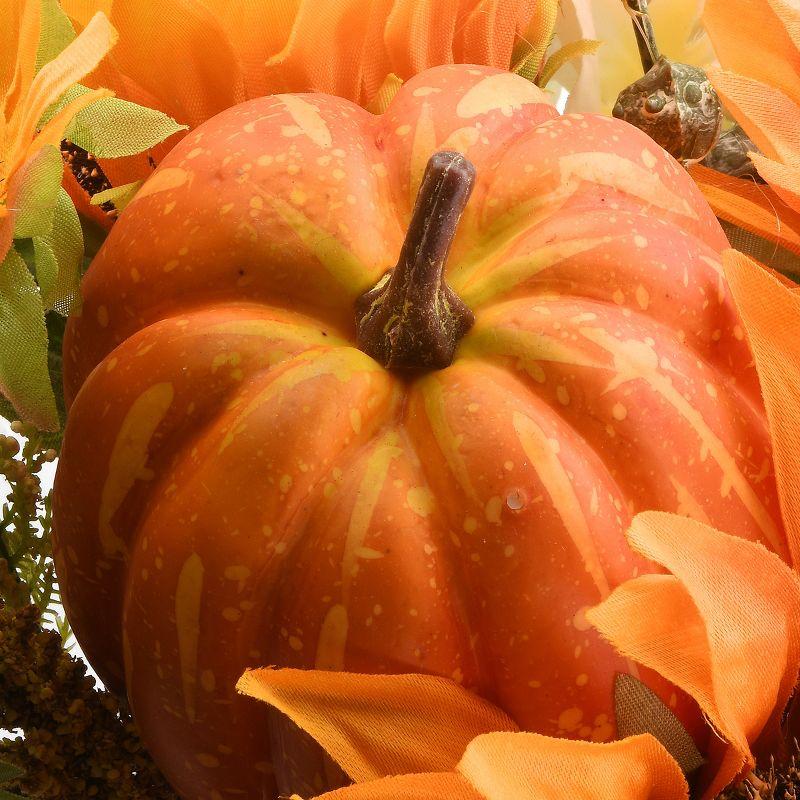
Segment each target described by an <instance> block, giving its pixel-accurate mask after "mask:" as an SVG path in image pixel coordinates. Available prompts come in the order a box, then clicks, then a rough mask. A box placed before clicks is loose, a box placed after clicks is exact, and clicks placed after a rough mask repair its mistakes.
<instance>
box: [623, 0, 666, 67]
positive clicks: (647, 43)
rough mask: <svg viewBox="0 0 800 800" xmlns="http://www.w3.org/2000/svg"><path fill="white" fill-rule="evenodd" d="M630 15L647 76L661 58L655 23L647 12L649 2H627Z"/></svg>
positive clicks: (628, 0)
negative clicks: (654, 27)
mask: <svg viewBox="0 0 800 800" xmlns="http://www.w3.org/2000/svg"><path fill="white" fill-rule="evenodd" d="M626 3H627V6H628V13H629V14H630V15H631V19H632V20H633V32H634V34H635V35H636V44H637V45H638V46H639V58H641V60H642V69H643V70H644V72H645V74H647V73H648V72H650V70H651V69H652V68H653V65H654V64H655V63H656V61H658V59H659V58H660V57H661V53H660V52H659V50H658V45H657V44H656V34H655V31H654V30H653V23H652V21H651V20H650V14H649V12H648V10H647V0H626Z"/></svg>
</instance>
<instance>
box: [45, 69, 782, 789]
mask: <svg viewBox="0 0 800 800" xmlns="http://www.w3.org/2000/svg"><path fill="white" fill-rule="evenodd" d="M437 150H456V151H459V152H461V153H463V154H465V155H466V156H467V157H468V158H469V160H470V161H471V162H472V163H473V164H474V165H475V168H476V173H477V177H476V181H475V187H474V190H473V192H472V196H471V198H470V200H469V203H468V204H467V206H466V210H465V211H464V214H463V217H462V218H461V222H460V225H459V227H458V232H457V234H456V237H455V240H454V242H453V244H452V249H451V251H450V255H449V258H448V261H447V281H448V283H449V285H450V286H451V287H452V289H453V290H454V291H455V293H456V294H457V295H458V296H459V297H460V298H461V299H462V300H463V301H464V302H465V303H466V305H467V306H468V307H469V308H470V309H471V310H472V312H473V313H474V315H475V323H474V326H473V327H472V328H471V329H470V330H469V332H468V333H467V334H466V335H465V336H464V337H463V339H461V341H460V343H459V345H458V347H457V350H456V353H455V360H454V361H453V363H452V365H451V366H448V367H446V368H444V369H438V370H428V371H421V372H416V373H397V372H392V371H389V370H387V369H385V368H384V367H382V366H381V365H380V364H379V363H377V362H376V361H374V360H373V359H372V358H370V357H369V356H367V355H366V354H365V353H363V352H362V351H360V350H359V349H357V348H356V346H355V315H354V307H355V302H356V300H357V298H359V297H360V296H361V295H362V294H363V293H364V292H366V291H367V290H369V289H370V288H371V287H373V286H374V285H375V284H376V283H377V282H378V280H379V279H380V278H381V276H382V275H383V274H384V273H385V272H386V270H387V269H389V268H391V267H392V266H393V265H394V264H395V263H396V262H397V258H398V253H399V252H400V250H401V246H402V243H403V238H404V236H405V232H406V229H407V227H408V224H409V220H410V217H411V212H412V208H413V203H414V199H415V197H416V194H417V190H418V187H419V185H420V181H421V178H422V175H423V172H424V169H425V166H426V164H427V162H428V159H429V157H430V156H431V155H432V153H434V152H435V151H437ZM725 246H726V242H725V238H724V235H723V234H722V231H721V230H720V228H719V226H718V224H717V222H716V220H715V218H714V216H713V214H712V213H711V211H710V210H709V208H708V206H707V205H706V203H705V201H704V200H703V199H702V197H701V195H700V194H699V192H698V191H697V189H696V188H695V187H694V185H693V183H692V181H691V179H690V178H689V177H688V175H686V173H685V172H684V171H683V170H682V169H681V168H680V167H679V166H678V165H677V164H676V163H675V162H674V161H672V159H670V158H669V157H667V156H666V155H665V154H664V153H663V152H661V151H660V150H658V149H657V147H656V146H655V145H654V144H653V143H652V142H651V141H650V140H649V139H648V138H647V137H646V136H644V135H643V134H641V133H640V132H638V131H637V130H635V129H633V128H631V127H629V126H627V125H626V124H624V123H620V122H617V121H615V120H612V119H606V118H601V117H594V116H581V115H568V116H564V117H559V116H558V114H557V112H556V110H555V109H554V108H553V107H552V106H551V105H549V104H548V103H547V102H546V98H545V96H544V95H543V94H542V93H541V92H540V91H539V90H538V89H537V88H535V87H534V86H533V85H532V84H530V83H528V82H527V81H525V80H524V79H522V78H519V77H517V76H513V75H510V74H507V73H503V72H499V71H497V70H493V69H490V68H476V67H468V66H455V67H452V66H449V67H439V68H435V69H432V70H429V71H427V72H424V73H422V74H421V75H418V76H417V77H415V78H414V79H412V80H410V81H409V82H408V83H407V84H406V85H404V86H403V88H402V89H401V90H400V92H399V93H398V95H397V96H396V98H395V100H394V101H393V102H392V104H391V106H390V107H389V109H388V111H387V112H386V113H385V114H384V115H383V116H372V115H370V114H369V113H367V112H365V111H363V110H362V109H361V108H358V107H356V106H355V105H353V104H351V103H349V102H347V101H344V100H341V99H336V98H333V97H330V96H326V95H276V96H271V97H266V98H262V99H259V100H254V101H251V102H249V103H246V104H243V105H240V106H237V107H234V108H232V109H230V110H228V111H226V112H224V113H222V114H220V115H219V116H217V117H215V118H213V119H212V120H210V121H209V122H207V123H206V124H204V125H203V126H201V127H200V128H199V129H197V130H196V131H195V132H194V133H192V134H190V135H189V136H187V137H186V138H185V139H184V140H183V141H182V142H181V143H180V144H179V145H178V146H177V147H176V148H175V149H174V150H173V151H172V152H171V153H170V155H169V156H168V157H167V158H166V159H165V160H164V161H163V163H162V164H161V166H160V167H159V169H158V171H157V172H156V173H155V174H154V175H153V177H152V178H151V179H150V180H149V181H148V183H147V184H146V185H145V187H144V188H143V189H142V190H141V191H140V193H139V195H138V196H137V198H136V199H135V200H134V201H133V203H132V204H131V205H130V206H129V207H128V209H127V210H126V211H125V214H124V215H123V217H122V218H121V219H120V221H119V222H118V223H117V224H116V225H115V227H114V229H113V230H112V231H111V233H110V235H109V237H108V240H107V242H106V243H105V245H104V247H103V248H102V250H101V252H100V254H99V255H98V257H97V259H96V260H95V262H94V264H93V265H92V267H91V269H90V271H89V273H88V274H87V276H86V279H85V282H84V285H83V292H84V298H85V300H84V306H83V312H82V315H81V316H80V317H75V318H73V319H72V320H71V322H70V324H69V327H68V330H67V336H66V339H65V350H64V356H65V380H66V393H67V400H68V402H69V404H70V412H69V421H68V425H67V431H66V435H65V439H64V446H63V451H62V456H61V461H60V466H59V471H58V475H57V479H56V498H55V517H56V559H57V567H58V573H59V578H60V581H61V586H62V593H63V597H64V602H65V605H66V607H67V609H68V612H69V614H70V619H71V621H72V624H73V626H74V628H75V631H76V634H77V636H78V638H79V640H80V642H81V645H82V646H83V648H84V650H85V652H86V654H87V655H88V657H89V658H90V660H91V661H92V663H93V665H94V666H95V668H96V669H97V671H98V673H99V674H100V675H101V677H102V678H103V679H104V680H105V681H107V682H108V683H110V684H111V685H112V686H115V687H117V688H118V689H122V688H123V687H124V686H126V685H127V691H128V693H129V695H130V697H131V701H132V703H133V708H134V711H135V714H136V717H137V719H138V721H139V724H140V725H141V727H142V728H143V730H144V734H145V737H146V740H147V742H148V745H149V746H150V748H151V749H152V751H153V753H154V755H155V757H156V759H157V760H158V761H159V763H160V764H161V766H162V768H164V770H165V771H166V773H167V775H168V777H169V778H170V779H171V780H172V781H173V782H174V784H175V786H176V787H177V788H178V789H179V790H180V791H181V792H182V793H183V795H184V796H186V797H191V798H198V799H200V800H206V798H208V800H219V798H226V797H236V796H245V797H260V796H262V794H261V793H262V792H265V794H264V796H273V795H274V794H275V787H276V780H279V782H280V783H281V786H282V788H284V789H285V788H289V787H288V786H287V784H286V782H285V781H286V780H289V779H291V780H297V779H298V776H300V775H302V777H303V778H304V780H305V783H304V784H303V785H302V786H301V785H300V784H298V783H294V784H293V785H292V787H291V788H293V789H294V790H295V791H297V790H299V789H301V788H304V787H306V786H310V787H313V786H314V785H315V784H316V785H317V786H320V785H321V784H322V783H323V782H324V781H325V780H327V779H326V776H325V774H324V770H323V769H322V766H321V762H314V757H315V756H314V754H313V752H311V751H305V750H304V748H303V744H302V740H301V739H299V738H298V737H297V735H296V734H295V733H294V732H293V731H292V730H291V729H290V728H289V727H288V726H287V725H285V724H284V723H283V722H281V721H278V720H277V719H275V720H272V722H271V723H270V722H269V721H268V719H267V717H266V716H265V713H264V711H263V709H262V708H261V707H259V706H258V705H257V704H255V703H254V702H253V701H251V700H248V699H246V698H242V697H238V696H236V695H235V692H234V685H235V683H236V680H237V678H238V677H239V675H240V674H241V673H242V671H243V670H244V668H245V667H246V666H255V665H263V664H278V665H286V666H295V667H312V666H316V667H318V668H329V669H347V670H350V671H355V672H358V671H362V672H413V671H424V672H432V673H437V674H441V675H445V676H448V677H452V678H453V679H454V680H456V681H459V682H461V683H463V684H464V685H465V686H467V687H469V688H472V689H474V690H476V691H478V692H480V693H481V694H483V695H485V696H486V697H488V698H490V699H491V700H492V701H493V702H495V703H496V704H498V705H499V706H500V707H501V708H503V709H504V710H505V711H506V712H507V713H509V714H510V715H511V716H512V717H513V718H514V719H515V720H516V722H517V723H518V724H519V725H520V726H521V727H522V728H523V729H528V730H533V731H538V732H542V733H546V734H552V735H562V736H569V737H575V738H586V739H594V740H607V739H610V738H613V736H614V734H615V728H614V717H613V708H612V705H613V703H612V683H613V678H614V674H615V672H618V671H630V670H635V666H634V665H631V664H629V663H627V662H626V661H625V660H623V659H620V658H619V657H618V656H616V655H615V654H614V652H613V651H612V649H611V648H610V647H609V646H608V645H606V644H605V643H604V642H602V641H601V640H600V639H599V637H598V636H597V635H596V634H595V633H594V632H593V631H592V630H590V629H589V625H588V623H587V622H586V620H585V617H584V612H585V609H586V608H587V607H589V606H592V605H594V604H596V603H597V602H598V601H599V600H600V599H601V598H603V597H605V596H606V595H607V594H608V593H609V591H610V590H611V589H613V588H614V587H615V586H616V585H618V584H619V583H620V582H622V581H624V580H626V579H627V578H629V577H631V576H632V575H634V574H637V572H638V573H641V572H643V571H648V570H650V569H652V567H651V566H649V565H648V564H647V563H646V562H644V561H642V560H641V559H638V558H637V557H635V556H634V555H633V554H632V553H631V552H630V550H629V549H628V548H627V546H626V544H625V541H624V531H625V529H626V527H627V525H628V523H629V521H630V519H631V516H632V515H633V514H634V513H635V512H637V511H640V510H643V509H662V510H667V511H678V512H679V513H684V514H687V515H690V516H693V517H695V518H697V519H699V520H702V521H704V522H708V523H710V524H712V525H714V526H716V527H718V528H720V529H722V530H726V531H729V532H731V533H734V534H737V535H740V536H743V537H745V538H748V539H751V540H756V541H761V542H762V543H764V544H765V545H766V546H767V547H769V548H771V549H773V550H775V551H776V552H778V553H779V554H781V555H782V556H784V557H786V546H785V542H784V538H783V533H782V530H781V529H780V523H779V521H778V520H779V514H778V507H777V499H776V495H775V487H774V480H773V475H772V463H771V457H770V452H769V445H768V438H767V434H766V427H765V421H764V413H763V409H762V406H761V400H760V395H759V390H758V384H757V379H756V375H755V372H754V370H753V369H752V365H751V361H752V359H751V355H750V353H749V350H748V347H747V343H746V342H745V340H744V334H743V331H742V328H741V326H740V323H739V320H738V319H737V316H736V312H735V309H734V307H733V304H732V301H731V299H730V295H729V293H728V290H727V287H726V286H725V284H724V281H723V279H722V274H721V267H720V262H719V252H720V251H721V249H723V248H724V247H725ZM687 546H690V545H688V544H687ZM641 677H643V678H645V679H647V680H648V682H649V683H650V684H651V685H652V686H653V687H654V688H655V689H656V690H657V691H658V692H660V693H661V696H662V697H663V699H664V700H665V701H666V702H668V703H672V704H673V705H676V706H677V707H678V711H679V713H680V714H681V715H682V716H683V718H684V720H685V721H686V723H687V724H688V725H689V726H690V727H692V729H693V730H695V732H698V731H699V730H700V725H699V719H698V717H697V714H696V711H695V709H694V707H693V706H692V704H691V703H690V702H689V701H688V700H686V699H685V698H681V697H676V696H675V695H674V694H673V693H672V691H671V689H670V688H669V687H668V686H666V685H664V684H661V683H659V682H658V681H657V680H656V679H655V678H653V677H652V676H648V675H645V674H642V675H641ZM312 765H313V766H312ZM276 773H277V775H276ZM237 792H238V793H239V794H237ZM241 793H243V794H241Z"/></svg>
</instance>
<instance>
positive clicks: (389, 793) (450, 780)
mask: <svg viewBox="0 0 800 800" xmlns="http://www.w3.org/2000/svg"><path fill="white" fill-rule="evenodd" d="M314 800H485V798H484V796H483V795H482V794H480V793H479V792H478V791H477V790H476V789H474V788H473V787H472V786H471V785H470V783H469V782H468V781H467V779H466V778H464V776H463V775H459V774H458V773H456V772H425V773H423V774H421V775H398V776H396V777H391V778H380V779H379V780H377V781H368V782H367V783H354V784H353V785H352V786H345V787H344V788H343V789H337V790H336V791H334V792H326V793H325V794H321V795H319V797H316V798H315V799H314Z"/></svg>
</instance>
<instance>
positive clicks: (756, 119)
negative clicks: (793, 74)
mask: <svg viewBox="0 0 800 800" xmlns="http://www.w3.org/2000/svg"><path fill="white" fill-rule="evenodd" d="M708 77H709V78H710V80H711V82H712V83H713V84H714V88H715V89H716V90H717V93H718V94H719V95H720V97H721V98H722V102H723V104H724V105H725V106H726V108H727V109H728V111H729V112H730V113H731V114H732V116H733V117H734V118H735V119H736V121H737V122H738V123H739V124H740V125H741V126H742V127H743V128H744V130H745V133H747V135H748V136H749V137H750V138H751V139H752V140H753V142H755V144H756V146H757V147H758V148H759V149H760V150H762V151H763V152H764V153H765V154H766V155H768V156H770V157H772V158H777V159H778V160H780V161H784V162H786V163H788V164H792V163H796V164H797V165H799V166H800V129H798V125H797V120H798V119H800V106H798V104H797V103H796V102H795V101H794V100H792V99H790V98H789V97H787V96H786V94H785V93H784V92H782V91H781V90H780V89H776V88H775V87H774V86H769V85H767V84H765V83H761V82H760V81H757V80H754V79H752V78H749V77H745V76H743V75H735V74H734V73H732V72H726V71H725V70H719V69H715V70H709V72H708ZM798 83H800V81H799V82H798Z"/></svg>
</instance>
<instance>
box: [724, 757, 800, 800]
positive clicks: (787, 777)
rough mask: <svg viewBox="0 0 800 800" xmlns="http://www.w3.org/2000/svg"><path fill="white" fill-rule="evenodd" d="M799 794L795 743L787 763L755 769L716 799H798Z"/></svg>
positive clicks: (798, 769)
mask: <svg viewBox="0 0 800 800" xmlns="http://www.w3.org/2000/svg"><path fill="white" fill-rule="evenodd" d="M798 795H800V750H798V747H797V743H795V754H794V755H793V756H792V758H791V760H790V761H789V764H788V765H787V766H786V767H785V768H783V769H781V770H779V769H777V768H776V767H774V766H771V767H770V768H769V769H768V770H756V772H755V775H754V776H753V777H752V779H750V780H746V781H745V782H744V783H741V784H740V785H739V786H736V787H733V788H730V789H726V790H725V791H724V792H723V793H722V794H721V795H719V797H718V798H717V800H798Z"/></svg>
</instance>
